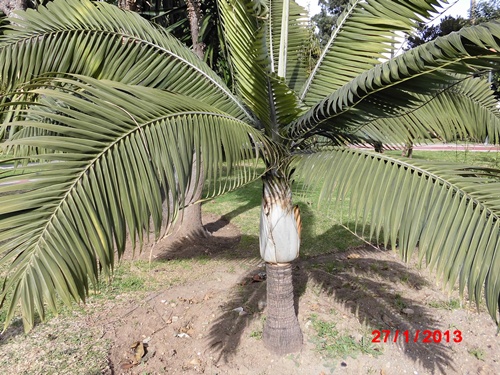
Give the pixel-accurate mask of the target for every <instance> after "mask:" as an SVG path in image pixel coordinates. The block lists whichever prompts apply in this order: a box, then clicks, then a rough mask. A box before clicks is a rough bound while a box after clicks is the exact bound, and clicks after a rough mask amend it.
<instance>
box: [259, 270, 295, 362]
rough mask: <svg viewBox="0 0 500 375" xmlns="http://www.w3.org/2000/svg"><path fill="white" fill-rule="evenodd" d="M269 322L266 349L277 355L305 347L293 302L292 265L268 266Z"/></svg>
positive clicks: (264, 332)
mask: <svg viewBox="0 0 500 375" xmlns="http://www.w3.org/2000/svg"><path fill="white" fill-rule="evenodd" d="M266 272H267V319H266V323H265V325H264V331H263V333H262V339H263V341H264V345H265V347H266V348H267V349H268V350H269V351H271V352H273V353H275V354H278V355H285V354H288V353H293V352H297V351H299V350H300V349H301V348H302V331H301V330H300V326H299V321H298V319H297V315H296V312H295V308H294V303H293V284H292V265H291V264H290V263H284V264H271V263H266Z"/></svg>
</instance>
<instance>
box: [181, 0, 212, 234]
mask: <svg viewBox="0 0 500 375" xmlns="http://www.w3.org/2000/svg"><path fill="white" fill-rule="evenodd" d="M186 4H187V11H188V18H189V27H190V30H191V40H192V42H193V52H194V53H195V54H196V55H197V56H198V57H199V58H200V59H202V60H203V53H204V52H203V50H204V48H205V45H204V44H203V43H200V42H199V33H200V22H201V4H200V2H199V1H198V0H188V1H187V2H186ZM196 163H197V160H196V158H195V159H194V162H193V173H194V174H193V175H192V176H191V178H192V180H193V181H194V179H195V178H196V169H197V165H196ZM204 182H205V173H204V172H203V168H200V176H199V183H198V185H197V186H193V187H192V189H190V191H189V192H188V194H187V197H188V200H186V204H188V203H193V202H197V201H199V200H200V199H201V196H202V191H203V183H204ZM183 211H184V212H182V213H181V214H182V215H183V218H182V223H181V228H180V233H181V235H182V236H184V237H190V238H196V237H207V236H209V233H208V232H207V231H206V230H205V227H204V226H203V222H202V214H201V203H195V204H189V205H187V207H186V208H185V209H184V210H183Z"/></svg>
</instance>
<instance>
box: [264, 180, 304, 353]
mask: <svg viewBox="0 0 500 375" xmlns="http://www.w3.org/2000/svg"><path fill="white" fill-rule="evenodd" d="M286 175H287V174H286V173H285V174H283V173H281V172H280V171H277V170H271V171H269V172H268V173H266V174H265V175H264V176H263V177H262V181H263V185H264V187H263V194H262V207H261V216H260V238H259V243H260V254H261V257H262V259H264V260H265V261H266V269H267V320H266V324H265V326H264V332H263V340H264V345H265V346H266V347H267V348H268V349H269V350H270V351H272V352H274V353H276V354H278V355H284V354H287V353H292V352H295V351H298V350H300V348H301V347H302V331H301V330H300V326H299V321H298V320H297V316H296V312H295V309H294V301H293V284H292V266H291V264H290V262H291V261H292V260H294V259H296V258H297V257H298V256H299V247H300V230H301V221H300V213H299V210H298V207H297V206H295V207H294V206H293V205H292V192H291V189H290V185H289V182H288V180H287V178H286V177H285V176H286Z"/></svg>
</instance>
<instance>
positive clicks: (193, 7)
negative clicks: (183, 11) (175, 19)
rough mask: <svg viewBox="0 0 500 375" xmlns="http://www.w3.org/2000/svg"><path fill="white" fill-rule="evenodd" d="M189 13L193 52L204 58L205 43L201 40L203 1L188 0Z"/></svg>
mask: <svg viewBox="0 0 500 375" xmlns="http://www.w3.org/2000/svg"><path fill="white" fill-rule="evenodd" d="M186 6H187V13H188V19H189V28H190V29H191V42H192V43H193V52H194V53H195V54H196V55H197V56H198V57H199V58H200V59H202V60H203V57H204V52H203V51H204V49H205V44H203V43H202V42H200V22H201V3H200V1H199V0H187V1H186Z"/></svg>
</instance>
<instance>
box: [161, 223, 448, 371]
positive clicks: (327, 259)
mask: <svg viewBox="0 0 500 375" xmlns="http://www.w3.org/2000/svg"><path fill="white" fill-rule="evenodd" d="M226 225H229V221H228V220H227V216H224V217H221V218H219V219H218V220H215V221H213V222H210V223H206V228H207V230H209V231H214V230H220V229H222V228H224V226H226ZM339 227H340V228H339ZM304 230H305V232H303V238H304V239H308V240H309V241H313V240H314V238H313V237H312V236H311V234H310V233H308V230H307V228H305V229H304ZM341 230H342V227H341V226H338V225H334V226H332V228H331V229H330V230H328V231H327V232H325V233H324V234H322V235H321V236H320V237H325V238H316V239H317V240H320V241H328V238H329V237H332V236H334V235H337V234H338V232H339V231H341ZM346 233H348V232H347V231H346ZM238 241H239V239H238V238H227V237H226V238H218V237H216V236H213V237H211V238H208V239H205V240H204V241H202V243H200V241H196V240H193V239H187V238H182V239H178V240H177V241H174V242H173V244H172V246H171V247H170V250H167V251H166V252H165V253H164V254H162V255H160V256H159V258H158V259H160V260H163V261H168V260H174V259H196V258H198V257H200V256H202V255H208V256H210V257H216V258H223V259H232V260H235V259H241V260H242V261H244V260H245V261H251V260H254V261H253V262H250V263H253V266H251V267H250V268H249V269H248V271H247V272H245V273H244V274H243V275H242V277H241V279H240V280H239V281H238V283H236V284H235V285H233V287H232V295H231V296H230V298H229V301H228V302H227V304H225V306H224V309H223V311H222V313H220V314H219V316H218V317H216V320H215V321H214V322H213V323H212V326H211V329H210V334H209V342H208V346H209V347H210V348H211V350H212V351H214V352H217V353H218V360H221V359H222V360H224V361H230V360H231V358H232V357H233V356H234V355H235V353H236V351H237V348H238V346H239V345H240V343H241V339H242V335H243V332H244V331H245V329H246V328H247V327H248V326H249V325H250V324H252V323H253V322H254V321H255V320H256V319H261V318H262V316H263V315H262V310H263V308H264V306H265V300H266V282H265V281H264V282H252V279H253V278H254V277H255V276H256V275H258V274H259V273H260V272H262V271H265V268H263V262H261V261H260V262H259V260H258V238H257V237H256V236H246V241H247V245H249V246H246V249H241V246H237V245H238ZM248 247H253V248H254V249H255V251H253V250H252V251H248ZM206 249H209V250H208V252H207V250H206ZM390 253H391V252H390V251H386V250H380V249H375V248H373V247H370V246H368V245H365V246H359V247H357V248H354V249H350V250H348V251H346V252H340V253H339V252H336V251H335V249H332V251H331V252H330V253H327V254H321V255H314V256H308V257H301V258H299V259H298V260H296V261H294V262H293V277H294V291H295V300H296V310H298V307H299V301H300V298H301V296H303V295H304V293H305V292H306V290H307V289H308V288H312V287H314V288H316V289H319V293H322V294H324V295H328V296H331V297H333V298H334V300H335V301H337V302H338V303H339V304H340V305H341V306H342V307H343V309H344V310H345V311H346V314H351V315H352V316H353V317H355V318H356V319H357V320H358V321H359V323H360V324H361V325H364V326H367V327H369V329H370V331H371V330H375V329H379V330H382V329H386V330H390V331H391V340H392V339H393V335H394V332H395V331H396V330H399V331H400V332H404V331H408V332H409V333H410V338H411V339H410V342H409V343H405V342H403V340H398V345H400V348H401V350H402V351H403V352H404V354H405V355H406V356H408V357H409V358H411V359H412V360H413V361H415V362H418V363H421V365H422V366H423V367H424V368H425V369H426V370H428V371H429V372H436V371H437V370H439V371H441V372H447V371H449V369H450V368H451V369H453V361H452V356H451V349H450V348H449V347H446V346H445V345H442V344H439V343H438V344H434V343H423V342H422V338H420V339H418V340H417V342H413V337H412V335H413V334H414V333H415V332H416V331H417V330H419V331H420V332H422V331H423V330H431V331H434V330H440V331H445V330H446V329H448V327H443V326H442V325H440V323H439V321H437V320H436V319H435V318H434V317H433V311H432V309H430V308H427V307H425V306H423V305H422V304H421V301H420V300H421V298H418V299H414V298H412V297H408V296H404V295H400V294H398V293H397V292H396V289H395V285H398V284H400V285H401V283H403V282H404V283H405V285H407V286H409V287H410V288H411V289H412V290H413V291H415V293H412V294H413V295H415V294H418V290H420V289H422V287H424V286H426V285H428V282H427V281H426V280H425V279H424V278H422V277H421V276H420V275H419V274H418V272H417V271H414V270H411V269H409V268H407V267H406V266H405V265H403V264H401V263H398V262H396V261H393V260H391V259H390ZM238 307H243V310H244V312H245V313H244V314H243V315H240V314H239V313H238V311H234V309H235V308H238ZM302 307H304V306H302ZM408 308H411V312H410V313H409V312H408V310H407V309H408ZM298 313H299V314H302V315H303V316H306V315H305V314H307V311H304V312H301V311H298Z"/></svg>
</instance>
